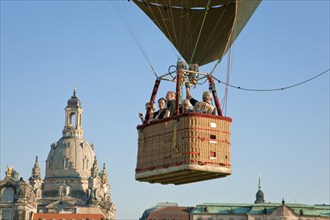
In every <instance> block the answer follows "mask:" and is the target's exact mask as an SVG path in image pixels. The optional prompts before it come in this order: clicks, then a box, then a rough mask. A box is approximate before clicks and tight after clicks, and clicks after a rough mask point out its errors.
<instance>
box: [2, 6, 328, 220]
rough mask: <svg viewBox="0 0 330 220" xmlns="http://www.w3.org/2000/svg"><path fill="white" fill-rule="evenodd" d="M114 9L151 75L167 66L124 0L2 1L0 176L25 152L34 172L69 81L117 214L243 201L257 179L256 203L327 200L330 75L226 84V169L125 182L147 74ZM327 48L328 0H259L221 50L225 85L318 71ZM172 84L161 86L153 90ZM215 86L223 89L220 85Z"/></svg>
mask: <svg viewBox="0 0 330 220" xmlns="http://www.w3.org/2000/svg"><path fill="white" fill-rule="evenodd" d="M115 8H117V9H118V8H119V11H120V12H121V13H124V11H123V10H124V9H123V8H125V10H128V12H129V16H130V17H131V19H129V20H128V21H129V22H130V25H132V24H134V25H136V26H135V27H137V29H136V32H135V36H138V37H141V39H142V40H143V42H144V44H143V45H144V46H143V49H144V51H145V53H146V55H147V57H148V59H149V60H150V62H151V64H152V66H153V67H154V68H155V70H156V72H157V74H159V75H161V74H163V73H165V72H167V69H168V67H169V66H170V65H173V64H175V63H176V59H177V57H176V56H175V53H173V50H172V47H171V45H170V43H169V42H168V40H167V39H166V38H165V37H164V36H163V35H162V34H161V32H160V31H159V30H158V29H157V28H156V27H155V25H154V24H153V23H152V22H150V21H149V20H148V18H147V17H146V16H145V15H144V14H143V13H142V12H141V11H139V10H138V9H137V7H136V6H135V5H134V4H133V3H132V2H128V1H9V0H8V1H1V163H0V165H1V172H0V174H1V179H2V178H4V175H5V170H6V165H8V166H10V165H13V166H14V168H15V169H16V170H17V171H18V172H19V173H20V175H21V176H22V177H23V178H24V179H25V180H27V179H28V178H29V176H30V175H31V169H32V166H33V163H34V160H35V156H39V162H40V165H41V169H42V173H43V176H44V172H45V160H46V159H47V155H48V152H49V150H50V145H51V144H52V143H53V142H55V141H57V140H58V139H59V138H61V135H62V133H61V132H62V129H63V127H64V108H65V106H66V101H67V100H68V99H69V98H70V96H71V95H72V92H73V88H74V85H75V84H76V86H77V96H78V97H79V99H80V100H81V102H82V107H83V108H84V114H83V129H84V132H85V138H86V139H87V141H88V142H89V143H90V144H91V143H94V144H95V152H96V155H97V158H98V161H99V165H100V166H101V164H102V163H106V168H107V171H108V175H109V183H110V185H111V198H112V200H113V202H114V203H115V204H116V206H117V210H118V211H117V218H118V219H136V218H138V217H140V216H141V215H142V213H143V211H144V210H145V209H147V208H149V207H151V206H153V205H155V204H156V203H157V202H166V201H168V202H177V203H178V204H179V205H181V206H194V205H196V204H199V203H203V202H235V203H236V202H239V203H252V202H254V200H255V193H256V191H257V189H258V188H257V184H258V177H259V175H261V177H262V190H263V191H264V193H265V200H266V201H267V202H281V200H282V199H283V198H284V199H285V200H286V201H287V202H289V203H295V202H296V203H304V204H319V203H327V204H329V203H330V201H329V195H330V192H329V185H330V183H329V166H330V164H329V72H328V73H326V74H324V75H322V76H321V77H319V78H316V79H315V80H313V81H310V82H309V83H306V84H303V85H301V86H298V87H294V88H292V89H288V90H284V91H277V92H247V91H242V90H237V89H233V88H230V89H229V94H228V95H229V96H228V105H227V110H226V115H227V116H229V117H232V119H233V123H232V130H231V132H232V136H231V138H232V141H231V142H232V175H231V176H230V177H227V178H223V179H217V180H210V181H204V182H199V183H193V184H187V185H181V186H173V185H160V184H148V183H141V182H137V181H135V178H134V169H135V163H136V152H137V131H136V125H137V124H138V123H139V118H138V112H141V111H144V103H145V102H146V101H147V100H148V99H149V98H150V94H151V90H152V87H153V83H154V81H155V76H154V75H153V73H152V71H151V68H150V66H149V64H148V62H147V61H146V59H145V57H144V56H143V55H142V53H141V51H140V49H139V48H138V46H137V45H136V43H135V41H134V40H133V38H132V37H131V35H130V33H129V32H128V31H127V28H126V26H125V24H124V23H123V22H122V20H121V18H120V17H119V16H118V13H117V12H116V10H115ZM329 47H330V46H329V1H327V0H324V1H275V0H274V1H270V0H268V1H263V2H262V3H261V4H260V6H259V7H258V9H257V11H256V12H255V14H254V15H253V17H252V18H251V19H250V21H249V23H248V24H247V25H246V27H245V29H244V30H243V31H242V32H241V34H240V36H239V37H238V39H237V41H236V42H235V44H234V46H233V48H232V54H233V59H232V71H231V81H230V83H231V84H233V85H237V86H241V87H246V88H256V89H268V88H281V87H285V86H289V85H292V84H295V83H298V82H301V81H303V80H306V79H308V78H311V77H313V76H315V75H317V74H319V73H321V72H323V71H325V70H327V69H329V66H330V65H329V59H330V58H329ZM213 65H214V64H211V65H206V66H205V67H201V71H204V72H209V71H210V70H211V69H212V68H213ZM226 71H227V58H226V57H225V58H224V59H223V62H222V63H221V64H220V65H219V67H218V68H217V69H216V71H215V73H214V75H215V76H216V77H217V78H219V79H221V80H225V76H226ZM173 89H174V85H173V84H170V83H166V82H164V83H162V84H161V86H160V90H159V94H160V95H162V96H165V92H166V91H167V90H173ZM205 89H207V86H206V85H204V86H201V87H198V88H197V89H195V90H193V91H192V92H193V95H194V96H196V97H199V96H200V95H201V92H202V91H203V90H205ZM217 89H218V93H219V94H220V96H222V94H223V89H224V88H223V85H221V84H217Z"/></svg>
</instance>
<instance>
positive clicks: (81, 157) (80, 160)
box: [0, 89, 116, 220]
mask: <svg viewBox="0 0 330 220" xmlns="http://www.w3.org/2000/svg"><path fill="white" fill-rule="evenodd" d="M82 113H83V109H82V107H81V102H80V100H79V99H78V97H77V96H76V89H74V92H73V95H72V97H71V98H70V99H69V100H68V101H67V106H66V108H65V126H64V129H63V131H62V137H61V138H60V139H59V140H58V141H57V142H56V143H53V144H52V145H51V146H50V148H51V149H50V152H49V154H48V157H47V160H46V175H45V178H44V179H42V178H41V170H40V167H39V163H38V157H37V158H36V161H35V164H34V167H33V169H32V175H31V177H30V178H29V182H28V183H26V182H25V181H23V180H22V179H21V180H18V178H15V176H13V175H12V173H9V174H8V172H11V171H10V169H8V171H7V174H6V178H5V179H4V180H1V181H0V187H1V189H0V199H1V200H0V201H1V202H0V208H1V209H0V210H2V212H1V211H0V214H1V215H0V216H1V217H2V219H10V220H11V219H32V214H33V213H36V212H38V213H79V212H80V213H95V214H96V213H103V214H104V215H105V216H106V217H107V219H111V220H112V219H115V214H116V208H115V205H114V203H113V202H112V201H111V197H110V185H109V182H108V175H107V172H106V169H105V164H103V167H102V169H101V170H100V171H99V165H98V161H97V159H96V156H95V153H94V145H92V144H91V145H90V144H89V143H88V142H87V141H86V139H85V138H84V132H83V129H82ZM23 189H24V190H25V191H24V192H25V194H22V190H23ZM28 195H29V197H27V196H28ZM22 199H23V200H22ZM21 201H25V203H24V204H23V205H24V207H25V208H21V206H22V204H21V203H20V202H21ZM8 207H12V208H11V209H9V208H8ZM20 210H24V211H20ZM22 213H23V214H22ZM23 215H24V217H22V218H20V217H18V216H23Z"/></svg>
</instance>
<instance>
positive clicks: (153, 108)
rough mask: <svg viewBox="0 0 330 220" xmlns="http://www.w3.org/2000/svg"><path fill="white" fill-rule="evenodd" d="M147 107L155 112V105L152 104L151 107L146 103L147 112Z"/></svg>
mask: <svg viewBox="0 0 330 220" xmlns="http://www.w3.org/2000/svg"><path fill="white" fill-rule="evenodd" d="M149 106H150V107H151V111H154V110H155V103H154V102H153V103H152V105H150V102H147V103H146V110H148V108H149Z"/></svg>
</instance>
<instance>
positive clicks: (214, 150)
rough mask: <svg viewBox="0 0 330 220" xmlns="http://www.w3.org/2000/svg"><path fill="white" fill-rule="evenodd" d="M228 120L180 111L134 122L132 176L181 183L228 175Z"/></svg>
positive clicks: (153, 180)
mask: <svg viewBox="0 0 330 220" xmlns="http://www.w3.org/2000/svg"><path fill="white" fill-rule="evenodd" d="M231 121H232V120H231V118H228V117H220V116H214V115H207V114H201V113H184V114H181V115H178V116H173V117H170V118H166V119H162V120H157V121H152V122H151V123H150V124H148V125H144V126H142V125H141V126H138V127H137V129H138V156H137V165H136V170H135V179H136V180H138V181H144V182H150V183H162V184H185V183H191V182H197V181H203V180H208V179H215V178H221V177H225V176H227V175H230V174H231V163H230V124H231Z"/></svg>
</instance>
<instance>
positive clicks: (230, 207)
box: [192, 202, 330, 217]
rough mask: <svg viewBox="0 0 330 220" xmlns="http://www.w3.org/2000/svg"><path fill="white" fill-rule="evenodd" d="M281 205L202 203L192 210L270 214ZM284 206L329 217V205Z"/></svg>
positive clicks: (289, 204)
mask: <svg viewBox="0 0 330 220" xmlns="http://www.w3.org/2000/svg"><path fill="white" fill-rule="evenodd" d="M281 206H283V204H282V203H270V202H268V203H258V204H244V203H202V204H199V205H197V206H196V208H195V209H194V210H193V211H192V213H193V214H199V213H205V212H207V213H209V214H237V215H239V214H245V215H258V214H270V213H272V212H273V211H274V210H275V209H277V208H279V207H281ZM284 206H286V207H288V208H290V209H291V210H292V211H293V212H294V213H295V214H296V215H300V214H301V213H303V215H306V216H325V217H330V205H325V204H323V205H305V204H296V203H285V204H284Z"/></svg>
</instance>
